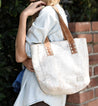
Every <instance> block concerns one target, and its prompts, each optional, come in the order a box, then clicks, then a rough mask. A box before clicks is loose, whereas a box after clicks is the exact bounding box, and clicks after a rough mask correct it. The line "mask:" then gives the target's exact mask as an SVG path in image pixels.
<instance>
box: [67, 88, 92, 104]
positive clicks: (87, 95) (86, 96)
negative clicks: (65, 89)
mask: <svg viewBox="0 0 98 106" xmlns="http://www.w3.org/2000/svg"><path fill="white" fill-rule="evenodd" d="M93 97H94V95H93V90H90V91H87V92H84V93H76V94H73V95H69V96H68V98H67V103H78V104H80V103H84V102H86V101H88V100H90V99H93Z"/></svg>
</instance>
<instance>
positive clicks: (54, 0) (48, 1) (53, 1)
mask: <svg viewBox="0 0 98 106" xmlns="http://www.w3.org/2000/svg"><path fill="white" fill-rule="evenodd" d="M37 1H38V0H37ZM42 1H43V2H45V3H46V6H49V5H50V6H51V5H56V4H58V3H59V2H60V0H42ZM38 15H39V12H37V13H35V14H34V15H33V16H30V17H29V19H28V23H27V31H28V29H29V28H30V27H31V25H32V23H33V22H34V21H35V19H36V17H37V16H38Z"/></svg>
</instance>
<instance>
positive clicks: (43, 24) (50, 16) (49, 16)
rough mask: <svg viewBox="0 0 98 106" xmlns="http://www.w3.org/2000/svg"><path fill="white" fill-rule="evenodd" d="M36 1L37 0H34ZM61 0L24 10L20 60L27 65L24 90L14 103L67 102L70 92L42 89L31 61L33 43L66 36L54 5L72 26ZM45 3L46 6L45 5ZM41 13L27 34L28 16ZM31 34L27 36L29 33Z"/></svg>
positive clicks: (51, 105)
mask: <svg viewBox="0 0 98 106" xmlns="http://www.w3.org/2000/svg"><path fill="white" fill-rule="evenodd" d="M30 1H36V0H30ZM59 1H60V0H42V1H37V2H34V3H30V5H29V6H28V7H27V8H26V9H24V10H23V12H22V13H21V14H20V20H19V28H18V32H17V37H16V45H15V46H16V61H17V62H19V63H23V64H24V65H25V66H26V67H27V69H26V70H25V72H24V76H23V80H22V85H21V90H20V93H19V95H18V97H17V99H16V101H15V104H14V106H30V105H32V106H65V103H66V95H60V96H52V95H47V94H45V93H44V92H42V90H41V89H40V87H39V85H38V82H37V79H36V76H35V73H34V69H33V66H32V63H31V59H30V58H31V51H30V44H33V43H43V42H44V40H45V38H46V36H48V37H49V39H50V41H57V40H63V35H62V31H61V27H60V24H59V20H58V16H57V13H56V12H55V10H54V9H53V8H52V6H51V5H55V6H56V7H57V8H58V10H59V13H60V14H61V16H62V18H63V20H64V22H65V23H66V25H67V26H68V23H67V17H66V14H65V12H64V10H63V9H62V8H61V6H60V5H59ZM43 7H44V8H43ZM38 12H39V15H38V16H37V17H36V19H35V20H34V21H33V23H32V25H31V27H30V28H29V30H28V32H27V34H26V22H27V18H28V16H32V15H33V16H34V15H35V13H38ZM26 35H27V36H26Z"/></svg>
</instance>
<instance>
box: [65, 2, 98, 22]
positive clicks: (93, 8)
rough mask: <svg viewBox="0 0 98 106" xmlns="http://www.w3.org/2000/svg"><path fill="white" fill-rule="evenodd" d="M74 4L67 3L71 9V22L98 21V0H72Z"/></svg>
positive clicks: (66, 6)
mask: <svg viewBox="0 0 98 106" xmlns="http://www.w3.org/2000/svg"><path fill="white" fill-rule="evenodd" d="M72 1H73V3H72V4H68V5H66V4H65V9H67V10H68V11H69V14H70V19H71V22H77V21H81V22H82V21H98V5H97V4H98V0H72Z"/></svg>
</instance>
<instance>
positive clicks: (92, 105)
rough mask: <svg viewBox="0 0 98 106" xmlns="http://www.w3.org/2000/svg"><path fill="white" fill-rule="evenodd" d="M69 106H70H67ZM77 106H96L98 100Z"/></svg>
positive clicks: (97, 105)
mask: <svg viewBox="0 0 98 106" xmlns="http://www.w3.org/2000/svg"><path fill="white" fill-rule="evenodd" d="M69 106H70V105H69ZM79 106H98V99H96V100H93V101H91V102H88V103H86V104H83V105H79Z"/></svg>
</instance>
